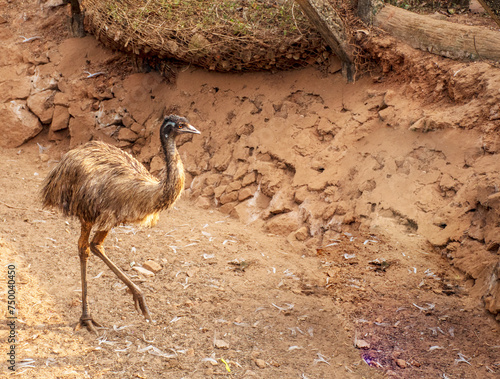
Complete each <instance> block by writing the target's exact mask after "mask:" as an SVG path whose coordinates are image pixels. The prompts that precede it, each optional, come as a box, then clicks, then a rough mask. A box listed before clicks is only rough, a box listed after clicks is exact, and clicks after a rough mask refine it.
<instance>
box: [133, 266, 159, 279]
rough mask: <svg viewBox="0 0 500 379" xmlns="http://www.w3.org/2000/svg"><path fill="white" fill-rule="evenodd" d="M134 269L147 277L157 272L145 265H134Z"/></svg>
mask: <svg viewBox="0 0 500 379" xmlns="http://www.w3.org/2000/svg"><path fill="white" fill-rule="evenodd" d="M132 269H133V270H135V271H137V272H138V273H140V274H142V275H143V276H145V277H146V278H148V277H152V276H155V274H154V273H153V272H151V271H149V270H147V269H145V268H144V267H139V266H134V267H132Z"/></svg>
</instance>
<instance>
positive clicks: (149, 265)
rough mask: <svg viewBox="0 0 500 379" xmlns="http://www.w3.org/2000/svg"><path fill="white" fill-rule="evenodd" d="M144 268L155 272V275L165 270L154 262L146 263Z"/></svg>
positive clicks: (143, 265)
mask: <svg viewBox="0 0 500 379" xmlns="http://www.w3.org/2000/svg"><path fill="white" fill-rule="evenodd" d="M142 267H144V268H145V269H147V270H149V271H152V272H154V273H155V274H156V273H157V272H158V271H161V269H162V268H163V267H162V266H161V265H160V264H158V263H156V262H155V261H152V260H149V261H146V262H144V263H143V264H142Z"/></svg>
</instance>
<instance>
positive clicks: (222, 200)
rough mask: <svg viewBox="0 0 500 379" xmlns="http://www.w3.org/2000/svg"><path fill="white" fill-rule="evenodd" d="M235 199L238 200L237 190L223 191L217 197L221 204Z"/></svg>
mask: <svg viewBox="0 0 500 379" xmlns="http://www.w3.org/2000/svg"><path fill="white" fill-rule="evenodd" d="M236 200H238V191H233V192H229V193H225V194H223V195H222V196H221V197H220V199H219V201H220V203H221V204H223V205H224V204H227V203H231V202H233V201H236Z"/></svg>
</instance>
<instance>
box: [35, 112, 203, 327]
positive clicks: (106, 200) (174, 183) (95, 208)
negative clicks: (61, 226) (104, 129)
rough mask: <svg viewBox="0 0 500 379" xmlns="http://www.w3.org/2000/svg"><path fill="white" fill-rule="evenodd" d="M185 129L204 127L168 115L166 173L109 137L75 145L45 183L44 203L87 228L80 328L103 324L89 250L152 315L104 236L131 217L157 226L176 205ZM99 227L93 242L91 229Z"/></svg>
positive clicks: (162, 130)
mask: <svg viewBox="0 0 500 379" xmlns="http://www.w3.org/2000/svg"><path fill="white" fill-rule="evenodd" d="M180 133H199V132H198V131H197V130H196V129H195V128H194V127H193V126H191V125H190V124H189V122H188V121H187V120H186V119H185V118H183V117H179V116H174V115H171V116H169V117H166V118H165V120H164V121H163V123H162V126H161V128H160V140H161V144H162V147H163V151H164V154H165V163H166V167H165V170H164V171H163V177H162V178H161V179H157V178H156V177H154V176H153V175H151V174H150V173H149V172H148V170H146V168H145V167H144V166H143V165H142V164H141V163H139V162H138V161H137V160H136V159H135V158H134V157H132V156H131V155H130V154H128V153H126V152H124V151H122V150H120V149H118V148H116V147H114V146H111V145H108V144H106V143H103V142H97V141H94V142H89V143H87V144H85V145H83V146H80V147H78V148H75V149H73V150H71V151H69V152H68V153H67V154H66V155H65V156H64V157H63V158H62V159H61V161H60V162H59V163H58V164H57V166H56V167H54V168H53V169H52V171H51V172H50V173H49V175H48V176H47V177H46V178H45V181H44V182H43V185H42V203H43V206H44V207H52V208H56V209H59V210H60V211H61V212H62V213H63V214H64V215H66V216H76V217H78V219H79V220H80V223H81V226H82V231H81V236H80V239H79V241H78V249H79V254H80V263H81V275H82V316H81V318H80V322H79V323H78V324H77V328H79V327H81V326H82V325H85V326H86V327H87V328H88V329H89V330H91V331H95V327H94V326H99V324H98V323H97V322H95V321H94V320H93V319H92V317H91V316H90V312H89V310H88V303H87V280H86V269H87V260H88V256H89V250H90V251H92V253H93V254H95V255H97V256H99V257H100V258H101V259H102V260H103V261H104V262H105V263H106V264H107V265H108V266H109V267H110V269H111V270H112V271H113V272H114V273H115V274H116V275H117V276H118V277H119V278H120V279H121V280H122V281H123V282H124V283H125V284H126V285H127V286H128V287H129V288H130V290H131V291H132V294H133V297H134V302H135V306H136V308H137V310H138V311H142V313H143V314H144V316H145V317H146V318H147V319H150V318H151V317H150V314H149V310H148V308H147V306H146V303H145V300H144V296H143V295H142V292H141V291H140V289H139V288H138V287H137V286H136V285H135V284H134V283H132V282H131V281H130V279H129V278H128V277H127V276H126V275H125V274H124V273H123V272H122V271H121V270H120V269H119V268H118V267H117V266H116V265H114V263H113V262H112V261H111V260H110V259H109V258H108V257H107V256H106V254H105V253H104V248H103V247H102V242H103V241H104V239H105V238H106V236H107V234H108V232H109V230H111V228H113V227H115V226H117V225H120V224H128V223H139V224H142V225H145V226H154V225H155V224H156V222H157V221H158V217H159V213H160V211H162V210H164V209H168V208H170V207H171V206H172V205H173V204H174V203H175V201H176V200H177V199H178V198H179V196H180V194H181V192H182V189H183V188H184V168H183V165H182V161H181V159H180V156H179V153H178V152H177V149H176V146H175V138H176V136H177V135H178V134H180ZM92 229H95V234H94V237H93V239H92V241H91V242H90V243H89V237H90V233H91V230H92Z"/></svg>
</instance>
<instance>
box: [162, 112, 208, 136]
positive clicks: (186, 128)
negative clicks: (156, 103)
mask: <svg viewBox="0 0 500 379" xmlns="http://www.w3.org/2000/svg"><path fill="white" fill-rule="evenodd" d="M181 133H194V134H200V132H199V131H198V130H197V129H196V128H195V127H194V126H193V125H191V124H190V123H189V121H188V120H186V119H185V118H184V117H180V116H177V115H170V116H167V117H165V119H164V120H163V123H162V124H161V127H160V135H161V136H162V138H168V137H169V136H172V137H175V136H176V135H177V134H181Z"/></svg>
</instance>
